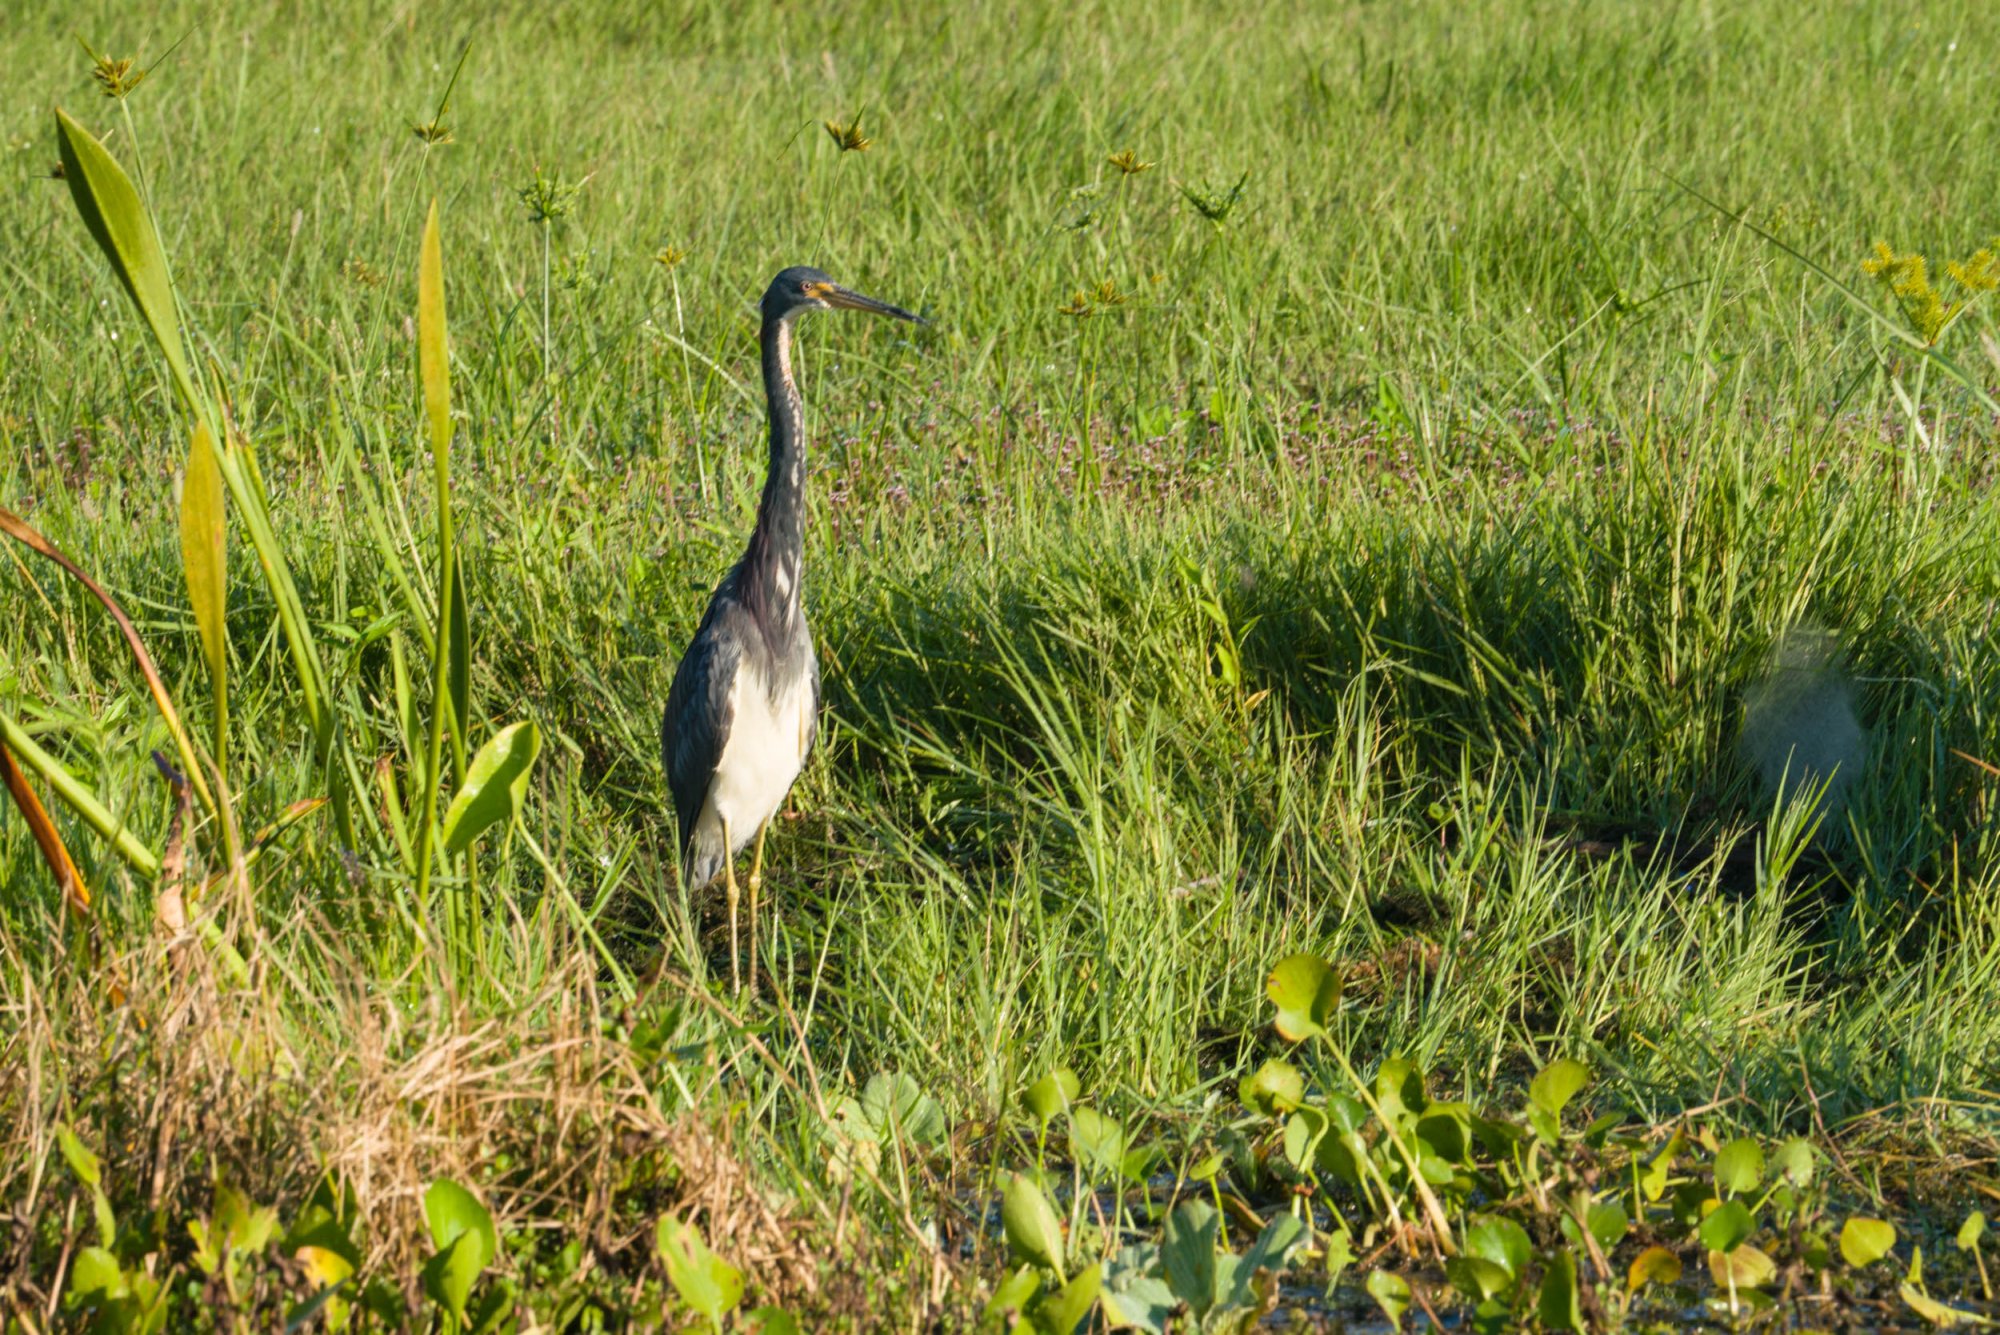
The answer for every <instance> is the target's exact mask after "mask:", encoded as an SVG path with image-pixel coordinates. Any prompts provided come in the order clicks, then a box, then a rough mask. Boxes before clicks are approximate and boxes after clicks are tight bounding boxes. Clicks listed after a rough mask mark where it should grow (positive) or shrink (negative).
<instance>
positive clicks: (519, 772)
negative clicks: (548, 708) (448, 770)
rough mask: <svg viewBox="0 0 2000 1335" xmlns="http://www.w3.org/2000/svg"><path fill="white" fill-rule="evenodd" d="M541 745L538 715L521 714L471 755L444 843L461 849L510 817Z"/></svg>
mask: <svg viewBox="0 0 2000 1335" xmlns="http://www.w3.org/2000/svg"><path fill="white" fill-rule="evenodd" d="M541 749H542V735H541V733H540V732H539V731H538V730H537V729H536V727H535V724H534V720H532V719H523V720H522V721H521V722H519V723H513V724H509V725H508V726H507V727H504V728H502V729H501V730H500V731H499V732H497V733H494V734H493V737H492V739H491V740H490V741H488V742H487V743H486V745H484V746H482V747H480V748H479V754H478V755H476V756H474V757H473V758H472V765H471V768H470V769H469V770H468V771H467V773H466V776H465V785H464V786H463V787H462V788H460V789H459V790H458V795H457V796H456V797H454V798H452V799H451V806H450V808H449V809H448V810H446V812H445V813H444V846H445V849H446V851H448V852H450V853H454V854H456V853H463V852H464V851H465V850H466V849H468V848H470V847H471V846H472V841H473V840H475V839H477V838H478V837H479V836H480V835H482V834H484V833H486V831H488V830H490V829H492V828H493V827H494V826H495V825H498V824H500V823H501V822H503V821H507V820H511V819H512V818H513V816H514V814H515V813H516V812H518V811H519V810H520V809H521V800H522V799H523V798H524V797H525V796H526V795H527V791H528V773H529V771H530V770H531V769H532V768H533V767H534V763H535V757H536V756H537V755H538V754H540V752H541Z"/></svg>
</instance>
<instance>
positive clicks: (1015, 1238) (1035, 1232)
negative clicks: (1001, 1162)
mask: <svg viewBox="0 0 2000 1335" xmlns="http://www.w3.org/2000/svg"><path fill="white" fill-rule="evenodd" d="M1000 1224H1001V1227H1002V1228H1004V1229H1005V1230H1006V1233H1007V1242H1008V1244H1009V1245H1010V1246H1012V1247H1013V1249H1014V1254H1015V1255H1017V1256H1019V1257H1020V1258H1021V1259H1022V1260H1024V1261H1032V1262H1033V1263H1034V1264H1036V1265H1038V1266H1043V1267H1046V1268H1047V1269H1050V1270H1053V1271H1055V1272H1056V1275H1057V1277H1058V1278H1060V1277H1062V1275H1063V1273H1064V1268H1063V1237H1062V1225H1061V1224H1060V1223H1059V1222H1057V1220H1056V1212H1055V1207H1053V1206H1051V1205H1050V1204H1049V1198H1048V1197H1047V1196H1045V1195H1043V1194H1042V1189H1041V1188H1040V1187H1039V1186H1037V1185H1036V1184H1035V1182H1034V1180H1033V1179H1032V1178H1029V1177H1027V1176H1025V1175H1024V1174H1021V1173H1014V1174H1012V1175H1010V1176H1009V1177H1008V1179H1007V1181H1006V1184H1005V1185H1003V1186H1002V1187H1001V1188H1000Z"/></svg>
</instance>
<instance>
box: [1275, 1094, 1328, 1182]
mask: <svg viewBox="0 0 2000 1335" xmlns="http://www.w3.org/2000/svg"><path fill="white" fill-rule="evenodd" d="M1325 1135H1326V1114H1324V1113H1322V1112H1321V1111H1320V1110H1319V1109H1317V1108H1299V1109H1297V1110H1296V1111H1295V1112H1293V1113H1292V1115H1291V1116H1290V1117H1287V1118H1286V1119H1285V1162H1286V1163H1288V1164H1290V1165H1291V1166H1292V1167H1294V1168H1304V1167H1305V1166H1306V1164H1307V1162H1308V1161H1309V1160H1310V1159H1312V1157H1313V1155H1314V1151H1315V1150H1317V1149H1318V1147H1319V1143H1320V1140H1321V1138H1322V1137H1324V1136H1325Z"/></svg>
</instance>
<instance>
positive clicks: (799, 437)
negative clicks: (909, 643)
mask: <svg viewBox="0 0 2000 1335" xmlns="http://www.w3.org/2000/svg"><path fill="white" fill-rule="evenodd" d="M812 310H850V311H873V312H874V313H875V314H877V315H891V316H894V317H895V318H896V319H898V320H910V321H914V322H915V323H917V324H922V323H923V321H922V320H921V319H920V318H919V317H917V316H915V315H912V314H911V313H910V312H909V311H906V310H904V309H903V308H902V307H900V306H891V305H890V304H889V303H887V302H886V301H877V300H875V299H874V298H873V297H864V296H862V295H861V294H860V293H858V292H852V291H849V290H848V289H847V288H844V287H842V286H841V285H840V284H838V283H836V282H834V281H833V280H832V279H831V278H828V277H827V276H826V275H825V274H823V273H821V272H820V271H819V270H818V269H813V268H807V267H803V266H800V267H796V268H791V269H787V270H785V271H784V272H783V273H781V274H779V275H778V276H777V277H776V278H774V279H772V280H771V286H770V287H768V288H766V289H765V291H764V301H763V316H764V324H763V329H762V331H761V332H760V333H759V335H758V337H759V339H760V340H761V341H762V342H763V345H764V398H765V401H766V405H767V410H768V412H769V415H770V420H771V464H770V472H769V473H768V474H767V475H766V476H765V478H764V496H763V499H762V500H761V501H759V502H758V504H757V526H756V528H754V529H752V530H751V533H750V543H749V545H748V546H747V547H745V548H744V550H743V556H742V559H741V560H739V561H737V563H736V564H735V565H733V566H731V567H730V568H729V573H728V574H726V575H724V576H723V577H722V582H721V583H720V584H718V585H716V586H715V592H714V593H713V594H712V595H710V597H709V600H708V611H707V612H706V613H705V614H704V615H703V616H702V619H701V628H700V629H699V630H697V631H696V632H695V636H694V643H693V644H690V645H689V646H688V650H687V653H686V654H684V655H682V657H681V663H680V666H679V667H678V668H676V669H675V670H674V684H673V688H672V689H671V690H670V691H668V692H667V713H666V718H665V719H664V720H662V721H661V725H660V747H661V753H662V759H663V761H664V763H665V767H666V771H667V786H668V787H669V788H670V789H672V790H673V795H674V815H675V817H676V818H677V820H678V821H679V827H680V851H681V876H682V880H683V883H684V884H685V885H686V886H687V887H688V888H689V889H698V888H700V887H702V886H705V885H707V884H708V883H709V882H711V881H713V880H714V879H715V875H716V873H717V872H718V871H720V872H722V873H723V874H724V876H725V877H726V879H727V882H728V887H729V973H730V981H731V983H732V985H733V986H735V987H736V988H738V989H739V990H740V989H741V987H742V985H743V984H742V976H741V974H740V973H739V972H738V968H737V950H736V947H737V936H736V904H737V888H736V866H735V857H736V854H737V853H739V852H741V851H742V849H743V846H744V845H745V844H747V843H749V842H750V839H751V837H752V835H753V833H754V835H755V837H756V840H757V852H756V854H755V856H754V857H753V858H752V859H751V862H750V879H749V886H750V956H751V985H752V987H755V985H756V956H757V891H758V889H759V888H760V887H761V886H762V884H763V879H764V833H765V829H766V827H767V826H768V825H769V824H770V820H771V817H772V816H773V815H775V814H776V813H777V810H778V807H779V806H780V805H781V804H782V803H783V802H784V800H785V794H786V793H787V792H789V791H790V790H791V787H792V780H794V779H796V778H797V777H798V775H799V769H800V768H801V767H802V766H803V765H804V764H805V759H806V753H807V752H809V751H811V750H812V744H813V738H814V737H815V736H816V735H817V734H818V732H819V660H818V659H817V658H816V657H814V655H813V644H812V632H811V630H810V629H808V628H807V626H806V618H805V613H804V612H803V611H802V610H801V609H800V606H799V590H800V583H801V580H800V568H799V567H800V562H801V560H802V559H803V557H804V539H805V485H806V442H805V422H804V420H803V418H802V416H801V413H800V406H799V389H798V386H797V385H796V384H794V383H793V381H792V325H793V322H794V321H795V320H797V319H798V317H799V316H801V315H803V314H804V313H805V312H807V311H812Z"/></svg>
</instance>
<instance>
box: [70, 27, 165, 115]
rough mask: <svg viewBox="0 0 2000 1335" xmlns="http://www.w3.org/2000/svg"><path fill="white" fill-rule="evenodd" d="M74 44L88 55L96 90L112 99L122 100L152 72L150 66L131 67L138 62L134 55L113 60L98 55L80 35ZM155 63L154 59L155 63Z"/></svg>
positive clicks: (106, 56)
mask: <svg viewBox="0 0 2000 1335" xmlns="http://www.w3.org/2000/svg"><path fill="white" fill-rule="evenodd" d="M76 44H77V45H78V46H80V47H82V48H83V53H84V54H85V55H87V56H89V57H90V77H91V78H93V79H95V80H97V87H98V90H99V91H100V92H102V93H103V94H104V95H105V96H106V97H108V98H111V99H112V100H113V101H123V100H124V98H125V95H126V94H127V93H129V92H131V91H132V90H133V89H134V88H137V87H138V86H139V85H140V84H141V83H143V82H145V78H146V76H147V75H148V74H150V73H152V69H151V67H148V68H146V69H135V68H133V67H134V66H135V65H137V64H138V63H139V61H138V57H136V56H127V57H125V58H124V59H123V60H115V59H113V58H112V57H110V56H108V55H99V54H98V53H97V52H95V51H93V50H91V49H90V43H89V42H86V41H84V40H83V38H82V37H78V38H77V39H76ZM175 45H179V43H175ZM157 63H158V62H157V61H156V62H155V64H157Z"/></svg>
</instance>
